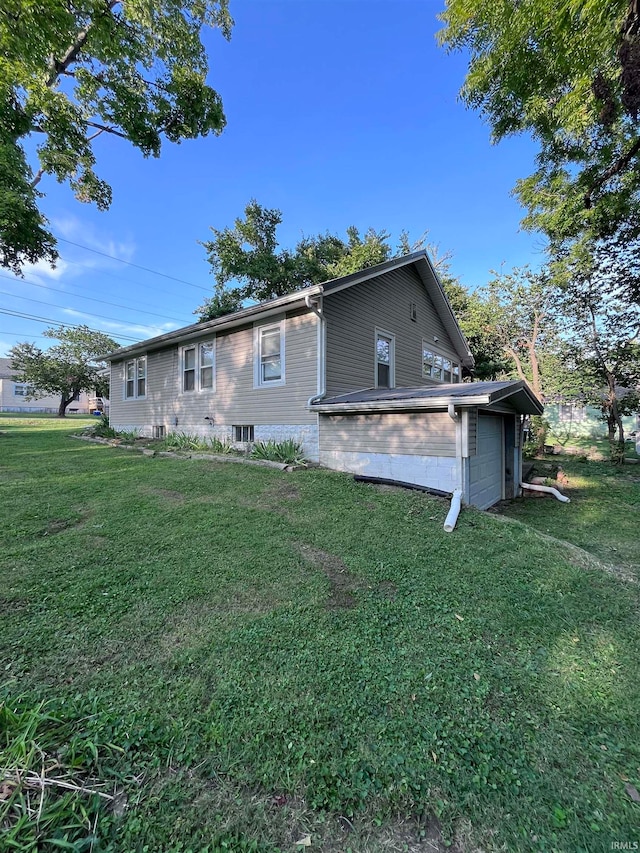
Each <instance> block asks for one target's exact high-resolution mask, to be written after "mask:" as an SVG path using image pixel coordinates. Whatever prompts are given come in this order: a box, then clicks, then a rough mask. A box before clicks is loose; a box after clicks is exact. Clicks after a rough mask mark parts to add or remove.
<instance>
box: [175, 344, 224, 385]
mask: <svg viewBox="0 0 640 853" xmlns="http://www.w3.org/2000/svg"><path fill="white" fill-rule="evenodd" d="M180 361H181V365H182V366H181V372H182V380H181V388H182V391H184V392H189V391H214V390H215V384H216V344H215V341H203V342H202V343H200V344H192V345H190V346H186V347H182V350H181V357H180Z"/></svg>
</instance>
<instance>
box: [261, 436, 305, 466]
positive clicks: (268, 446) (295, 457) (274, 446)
mask: <svg viewBox="0 0 640 853" xmlns="http://www.w3.org/2000/svg"><path fill="white" fill-rule="evenodd" d="M249 455H250V456H251V458H252V459H268V460H270V461H271V462H283V463H285V464H287V465H304V463H305V462H306V459H305V457H304V452H303V450H302V445H300V444H298V442H297V441H294V440H293V439H291V438H289V439H287V440H286V441H256V443H255V444H254V445H253V447H252V448H251V453H250V454H249Z"/></svg>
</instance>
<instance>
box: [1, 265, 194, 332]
mask: <svg viewBox="0 0 640 853" xmlns="http://www.w3.org/2000/svg"><path fill="white" fill-rule="evenodd" d="M0 278H6V279H7V281H13V282H15V281H17V279H15V278H13V277H12V276H10V275H3V274H2V273H0ZM22 284H29V285H31V287H41V288H43V289H44V290H51V291H53V292H54V293H64V295H65V296H72V297H75V298H76V299H87V300H88V301H89V302H99V303H100V304H101V305H111V306H112V307H113V308H124V309H125V311H137V312H138V313H139V314H148V315H149V316H150V317H160V319H161V320H170V321H171V322H172V323H182V322H183V320H178V318H177V317H166V316H165V315H164V314H156V313H155V312H154V311H144V310H143V309H141V308H132V307H131V306H130V305H120V304H119V303H118V302H107V301H106V300H104V299H95V298H94V297H93V296H82V295H81V294H80V293H71V292H70V291H68V290H62V289H61V288H59V287H50V286H49V285H48V284H38V283H37V282H35V281H29V280H28V279H24V280H23V281H22ZM16 295H17V294H16ZM57 307H60V306H57ZM96 316H97V315H96ZM185 325H189V324H188V323H185Z"/></svg>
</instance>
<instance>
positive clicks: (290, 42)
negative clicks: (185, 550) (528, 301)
mask: <svg viewBox="0 0 640 853" xmlns="http://www.w3.org/2000/svg"><path fill="white" fill-rule="evenodd" d="M441 8H442V3H441V2H435V0H434V2H432V0H396V2H395V3H390V2H388V0H231V11H232V14H233V17H234V19H235V22H236V24H235V27H234V30H233V35H232V39H231V41H230V42H228V43H227V42H226V41H225V40H224V39H223V38H222V36H221V35H220V34H219V33H218V32H214V31H211V32H208V33H207V34H206V37H205V40H206V45H207V50H208V55H209V60H210V74H209V82H210V84H211V85H212V86H213V87H214V88H216V89H217V90H218V92H219V93H220V94H221V96H222V99H223V102H224V107H225V112H226V115H227V122H228V123H227V127H226V129H225V131H224V133H223V134H222V135H221V136H219V137H214V136H211V137H208V138H206V139H201V140H197V141H192V142H186V143H183V144H181V145H171V144H165V146H164V148H163V151H162V154H161V157H160V158H159V159H157V160H154V159H149V160H145V158H144V157H142V155H141V154H140V153H139V152H138V151H137V150H136V149H134V148H133V147H132V146H130V145H129V144H128V143H126V142H124V141H122V140H119V139H117V138H115V137H107V136H105V135H103V136H102V137H100V138H99V139H97V140H96V142H95V143H94V144H95V150H96V154H97V158H98V172H99V174H100V176H101V177H102V178H103V179H105V180H107V181H108V182H109V183H110V184H111V186H112V188H113V204H112V206H111V209H110V210H109V211H108V212H106V213H100V212H99V211H97V210H96V209H95V208H94V207H91V206H89V205H83V204H80V203H79V202H77V201H76V200H75V199H74V198H73V196H72V194H71V193H70V192H69V191H68V189H67V188H66V187H64V186H61V185H58V184H57V183H55V181H53V180H52V179H51V178H48V177H45V178H44V179H43V181H42V183H41V185H40V189H41V190H42V191H43V192H44V193H46V197H45V198H44V199H43V200H42V209H43V210H44V212H45V214H46V215H47V216H48V218H49V220H50V222H51V225H52V228H53V231H54V233H55V234H56V236H57V237H59V238H60V240H61V242H60V244H59V249H60V255H61V260H60V262H59V264H58V267H57V269H55V270H49V269H48V268H46V267H44V266H41V265H39V266H38V267H37V268H35V269H27V270H25V273H26V279H27V281H28V282H32V284H27V283H25V282H17V281H14V280H12V278H11V276H10V274H9V273H7V272H6V271H1V276H2V277H0V303H1V304H2V307H3V308H4V309H6V310H10V311H13V312H21V313H28V314H30V315H33V316H37V317H41V318H49V319H51V320H53V321H55V322H56V323H86V324H87V325H89V326H91V327H92V328H96V329H102V330H104V331H106V332H108V333H109V334H111V335H112V336H113V337H114V338H116V339H117V340H119V341H120V342H122V343H123V344H126V343H128V342H130V340H131V339H136V340H141V339H144V338H147V337H150V336H152V335H153V334H159V333H161V332H163V331H167V330H169V329H174V328H178V327H179V326H182V325H186V324H187V323H190V322H193V321H194V319H195V318H194V316H193V313H192V312H193V311H194V309H195V308H196V307H197V306H198V305H199V304H200V303H201V301H202V299H203V298H205V297H206V296H207V292H209V293H210V292H211V288H212V285H213V278H212V276H211V275H210V272H209V265H208V264H207V261H206V258H205V252H204V249H203V248H202V246H200V245H199V243H198V241H199V240H206V239H207V238H208V236H209V233H210V232H209V227H210V226H213V227H216V228H223V227H225V226H227V225H232V223H233V220H234V218H235V217H237V216H239V215H241V214H242V211H243V210H244V207H245V205H246V204H247V202H248V201H249V200H250V199H251V198H256V199H257V200H258V201H259V202H260V203H261V204H262V205H264V206H267V207H277V208H279V209H280V210H281V211H282V213H283V224H282V225H281V227H280V231H279V235H280V240H281V244H282V245H284V246H293V245H295V243H296V242H297V240H298V239H299V238H300V236H301V235H302V234H316V233H319V232H324V231H327V230H328V231H330V232H334V233H338V234H339V235H341V236H344V235H345V231H346V228H347V227H348V226H349V225H352V224H353V225H356V226H358V227H359V228H360V229H361V230H366V229H367V228H368V227H373V228H375V229H376V230H379V229H385V230H387V231H389V232H390V233H391V236H392V242H393V243H394V244H395V242H396V241H397V238H398V236H399V234H400V231H402V229H406V230H408V231H409V235H410V237H411V238H413V239H417V238H418V237H419V236H420V235H421V234H422V233H423V232H424V231H425V230H428V232H429V241H430V242H433V243H436V244H438V245H439V247H440V250H441V252H445V251H449V252H451V253H452V255H453V257H452V262H451V266H452V270H453V272H454V273H455V274H457V275H459V276H460V278H461V280H462V282H463V283H464V284H465V285H466V286H468V287H476V286H479V285H482V284H484V283H485V282H486V281H487V280H488V278H489V271H490V270H491V269H497V268H499V267H500V266H501V265H504V266H505V267H506V268H510V267H511V266H514V265H522V264H525V263H531V264H532V265H534V266H538V265H539V264H540V263H542V260H543V257H542V254H541V252H542V245H543V243H542V239H541V237H540V236H539V235H532V234H526V233H523V232H521V231H520V228H519V222H520V219H521V218H522V209H521V208H520V207H519V205H518V203H517V202H516V200H515V199H514V198H513V197H512V195H511V191H512V189H513V186H514V184H515V182H516V180H517V179H518V178H519V177H524V176H526V175H528V174H530V173H531V171H532V170H533V167H534V156H535V149H534V146H533V145H532V143H531V142H530V141H529V140H527V139H526V138H518V139H513V140H508V141H506V142H503V143H500V145H498V146H492V145H491V143H490V138H489V129H488V127H487V125H486V124H485V123H483V121H482V119H481V117H480V116H479V115H478V114H477V113H474V112H471V111H469V110H467V109H465V107H464V105H463V104H462V102H461V101H460V100H459V99H458V91H459V89H460V86H461V85H462V82H463V80H464V75H465V71H466V63H465V57H464V56H462V55H458V54H456V55H448V54H447V53H445V52H444V51H443V50H442V49H440V48H439V47H438V46H437V43H436V38H435V34H436V32H437V30H438V29H439V28H440V24H439V22H438V21H437V18H436V15H437V13H438V11H439V10H440V9H441ZM74 244H79V245H74ZM80 246H82V247H86V248H80ZM89 250H93V251H89ZM98 252H101V253H103V254H98ZM104 255H114V256H116V257H117V258H120V259H122V260H124V261H128V262H129V263H130V264H136V265H137V266H131V265H127V264H123V263H119V262H117V261H114V260H110V259H109V258H107V257H104ZM139 267H146V268H148V269H149V270H154V271H157V272H159V273H163V276H160V275H156V274H153V273H151V272H146V271H144V270H142V269H140V268H139ZM176 279H179V281H177V280H176ZM9 294H10V295H9ZM83 297H88V298H83ZM91 300H100V301H91ZM106 303H112V304H106ZM96 315H99V316H96ZM47 325H54V324H53V323H46V322H37V321H35V320H27V319H20V318H17V317H14V316H8V315H6V314H4V313H3V314H0V355H6V354H7V351H8V349H9V348H10V347H11V346H12V345H13V344H14V343H16V342H18V341H23V340H32V341H35V342H36V343H37V344H38V345H40V346H46V345H48V344H47V341H46V339H43V338H41V337H39V336H41V335H42V331H43V329H45V328H46V327H47Z"/></svg>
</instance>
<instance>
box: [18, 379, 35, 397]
mask: <svg viewBox="0 0 640 853" xmlns="http://www.w3.org/2000/svg"><path fill="white" fill-rule="evenodd" d="M34 394H35V388H33V387H32V386H31V385H27V383H26V382H16V383H15V385H14V386H13V395H14V397H32V396H33V395H34Z"/></svg>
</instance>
